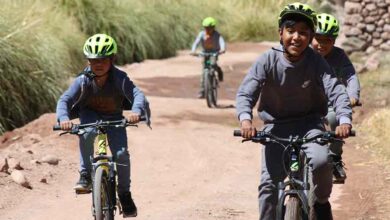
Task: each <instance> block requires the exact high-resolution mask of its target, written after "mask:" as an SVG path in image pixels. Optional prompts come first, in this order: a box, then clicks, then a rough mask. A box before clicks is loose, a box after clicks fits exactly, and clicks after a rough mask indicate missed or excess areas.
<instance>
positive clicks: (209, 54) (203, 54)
mask: <svg viewBox="0 0 390 220" xmlns="http://www.w3.org/2000/svg"><path fill="white" fill-rule="evenodd" d="M220 54H221V53H220V52H199V53H193V54H191V55H192V56H196V57H207V56H214V57H216V56H218V55H220Z"/></svg>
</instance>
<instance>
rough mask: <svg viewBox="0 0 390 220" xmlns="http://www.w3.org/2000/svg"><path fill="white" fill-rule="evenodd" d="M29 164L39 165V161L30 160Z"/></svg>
mask: <svg viewBox="0 0 390 220" xmlns="http://www.w3.org/2000/svg"><path fill="white" fill-rule="evenodd" d="M30 163H31V164H41V162H40V161H39V160H36V159H33V160H30Z"/></svg>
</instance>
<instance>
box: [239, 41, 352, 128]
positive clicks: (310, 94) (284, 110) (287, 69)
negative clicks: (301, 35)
mask: <svg viewBox="0 0 390 220" xmlns="http://www.w3.org/2000/svg"><path fill="white" fill-rule="evenodd" d="M279 50H282V48H281V47H280V48H279ZM260 95H261V96H260ZM259 96H260V98H259ZM259 99H260V101H259V102H260V103H259V106H258V109H257V110H258V114H259V117H260V118H261V119H262V120H263V121H264V122H265V123H287V122H294V121H299V120H301V119H308V118H309V119H313V120H320V119H321V118H322V117H324V116H325V115H326V113H327V106H328V104H327V103H328V100H329V102H330V103H331V104H332V106H335V111H336V118H337V120H338V121H339V122H340V124H343V123H348V124H351V121H352V109H351V107H350V102H349V98H348V95H347V93H346V90H345V87H344V86H343V85H342V84H341V83H340V82H339V81H338V80H337V78H336V77H334V74H333V72H332V70H331V68H330V67H329V65H328V64H327V62H326V61H325V60H324V58H322V57H321V55H319V54H318V53H315V52H314V51H313V49H312V48H310V47H308V48H307V49H306V50H305V51H304V57H303V58H302V59H301V60H300V61H298V62H294V63H292V62H290V61H288V60H287V59H286V58H285V57H284V55H283V53H282V52H279V51H276V50H272V49H271V50H268V51H267V52H265V53H264V54H262V55H261V56H260V57H259V58H258V59H257V61H256V62H255V63H254V64H253V66H252V68H251V69H250V70H249V73H248V74H247V75H246V77H245V78H244V80H243V82H242V83H241V86H240V87H239V90H238V92H237V97H236V102H237V103H236V110H237V115H238V118H239V120H240V121H242V120H245V119H249V120H251V119H252V118H253V116H252V108H253V107H254V106H255V104H256V103H257V101H258V100H259Z"/></svg>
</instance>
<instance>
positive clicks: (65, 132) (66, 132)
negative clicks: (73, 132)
mask: <svg viewBox="0 0 390 220" xmlns="http://www.w3.org/2000/svg"><path fill="white" fill-rule="evenodd" d="M68 133H70V132H69V131H64V132H61V133H60V135H59V136H62V135H64V134H68Z"/></svg>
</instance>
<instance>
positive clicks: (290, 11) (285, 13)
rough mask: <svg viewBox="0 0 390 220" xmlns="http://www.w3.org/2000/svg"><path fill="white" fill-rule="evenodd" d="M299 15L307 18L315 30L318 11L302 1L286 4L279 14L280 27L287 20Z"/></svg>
mask: <svg viewBox="0 0 390 220" xmlns="http://www.w3.org/2000/svg"><path fill="white" fill-rule="evenodd" d="M297 15H298V16H302V17H303V18H306V19H307V21H308V22H309V25H310V27H311V28H312V30H313V31H314V29H315V26H316V24H317V17H316V12H315V11H314V10H313V9H312V8H311V7H310V6H309V5H307V4H303V3H300V2H295V3H291V4H288V5H286V7H284V8H283V10H282V11H281V12H280V14H279V19H278V22H279V27H281V26H282V24H283V22H284V21H285V20H287V19H288V18H291V17H294V16H297Z"/></svg>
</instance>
